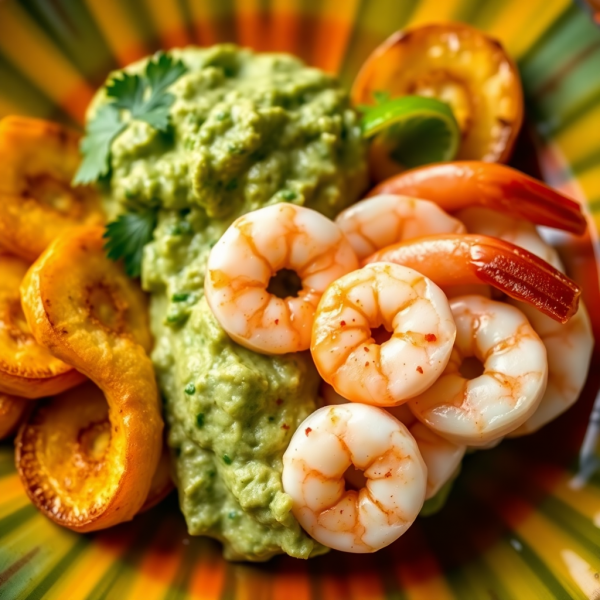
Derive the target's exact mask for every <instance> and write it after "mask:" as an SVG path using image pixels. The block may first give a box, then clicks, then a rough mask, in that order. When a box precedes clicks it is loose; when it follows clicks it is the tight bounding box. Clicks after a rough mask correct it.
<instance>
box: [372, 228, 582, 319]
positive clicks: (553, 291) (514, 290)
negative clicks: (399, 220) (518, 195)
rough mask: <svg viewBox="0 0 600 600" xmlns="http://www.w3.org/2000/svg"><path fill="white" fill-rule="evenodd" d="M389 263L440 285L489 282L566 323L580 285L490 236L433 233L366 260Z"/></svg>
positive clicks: (376, 253)
mask: <svg viewBox="0 0 600 600" xmlns="http://www.w3.org/2000/svg"><path fill="white" fill-rule="evenodd" d="M382 261H383V262H391V263H395V264H399V265H404V266H406V267H410V268H411V269H415V270H417V271H419V272H420V273H423V275H425V276H426V277H430V278H431V279H432V280H433V281H435V282H436V283H437V284H438V285H439V286H441V287H443V288H445V287H446V286H453V285H470V284H481V283H483V284H486V285H488V284H489V285H492V286H494V287H496V288H497V289H499V290H501V291H503V292H504V293H505V294H507V295H508V296H510V297H511V298H514V299H515V300H521V301H523V302H527V303H528V304H531V305H533V306H535V307H536V308H537V309H538V310H539V311H541V312H543V313H544V314H546V315H548V316H550V317H552V318H553V319H554V320H556V321H560V322H561V323H566V322H567V321H568V320H569V319H570V318H571V317H572V316H573V315H574V314H575V313H576V312H577V307H578V304H579V297H580V295H581V289H580V288H579V286H578V285H577V284H576V283H575V282H574V281H573V280H571V279H569V278H568V277H566V276H565V275H563V274H562V273H561V272H560V271H558V270H557V269H555V268H554V267H553V266H552V265H549V264H548V263H547V262H546V261H544V260H542V259H541V258H539V257H537V256H536V255H535V254H532V253H531V252H528V251H527V250H525V249H524V248H520V247H519V246H515V245H514V244H511V243H509V242H506V241H504V240H500V239H498V238H494V237H491V236H488V235H474V234H464V235H432V236H429V237H424V238H420V239H418V240H411V241H408V242H401V243H399V244H394V245H393V246H389V247H388V248H384V249H383V250H380V251H379V252H375V254H373V255H371V256H370V257H369V258H367V259H366V261H364V262H366V263H367V264H369V263H374V262H382Z"/></svg>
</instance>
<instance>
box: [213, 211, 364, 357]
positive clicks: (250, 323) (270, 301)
mask: <svg viewBox="0 0 600 600" xmlns="http://www.w3.org/2000/svg"><path fill="white" fill-rule="evenodd" d="M356 268H358V260H357V258H356V255H355V254H354V251H353V250H352V248H351V246H350V244H349V243H348V242H347V240H346V238H345V237H344V235H343V234H342V232H341V231H340V229H339V227H338V226H337V225H335V223H333V221H330V220H329V219H327V218H326V217H324V216H323V215H321V214H320V213H318V212H316V211H314V210H311V209H308V208H304V207H301V206H295V205H293V204H276V205H273V206H267V207H265V208H261V209H259V210H256V211H254V212H252V213H248V214H247V215H244V216H243V217H240V218H239V219H237V220H236V221H235V222H234V223H233V224H232V225H231V227H229V229H228V230H227V231H226V232H225V233H224V235H223V236H222V237H221V239H220V240H219V241H218V242H217V243H216V245H215V246H214V248H213V249H212V251H211V253H210V256H209V258H208V265H207V272H206V280H205V284H204V289H205V293H206V299H207V301H208V304H209V306H210V308H211V309H212V311H213V313H214V315H215V318H216V319H217V321H218V322H219V324H220V325H221V327H223V329H224V330H225V331H226V332H227V333H228V334H229V336H230V337H231V338H232V339H233V340H235V341H236V342H237V343H238V344H241V345H242V346H245V347H247V348H250V349H251V350H255V351H257V352H262V353H265V354H284V353H286V352H298V351H301V350H306V349H308V347H309V346H310V336H311V327H312V323H313V318H314V313H315V310H316V307H317V304H318V302H319V299H320V298H321V294H322V293H323V291H324V290H325V288H326V287H327V286H328V285H329V284H330V283H331V282H332V281H334V280H336V279H337V278H338V277H341V276H342V275H344V274H346V273H348V272H349V271H353V270H354V269H356ZM285 271H293V272H295V273H296V274H297V275H298V277H299V279H300V285H301V289H300V291H299V292H298V293H297V295H296V296H294V295H288V296H287V297H283V298H282V297H279V296H277V295H275V294H274V293H271V292H270V284H271V281H272V278H273V277H275V276H276V275H277V274H278V273H279V272H285ZM286 291H287V290H286Z"/></svg>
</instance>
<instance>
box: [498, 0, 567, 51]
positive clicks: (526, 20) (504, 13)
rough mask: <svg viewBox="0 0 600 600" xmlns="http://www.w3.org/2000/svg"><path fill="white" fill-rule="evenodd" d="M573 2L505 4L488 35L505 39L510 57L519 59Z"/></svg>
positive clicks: (540, 0) (547, 0)
mask: <svg viewBox="0 0 600 600" xmlns="http://www.w3.org/2000/svg"><path fill="white" fill-rule="evenodd" d="M570 3H571V0H526V1H523V2H510V3H505V4H504V5H503V8H502V10H500V11H499V12H498V13H497V15H496V18H495V19H494V21H492V22H491V23H490V26H489V28H488V29H487V33H489V34H490V35H491V36H492V37H496V38H498V39H500V40H502V42H503V44H504V47H505V48H506V50H507V51H508V52H509V54H510V55H511V56H512V57H513V58H514V59H518V58H519V57H521V56H522V55H523V54H525V53H526V52H527V50H528V49H529V48H530V47H531V46H532V45H533V44H534V43H535V42H536V41H537V40H539V38H540V36H541V35H542V34H543V33H544V32H545V31H546V29H548V27H549V26H550V25H551V24H552V23H553V22H554V21H555V20H556V19H557V17H559V16H560V14H561V13H562V12H563V11H564V10H565V9H566V8H567V7H568V5H569V4H570Z"/></svg>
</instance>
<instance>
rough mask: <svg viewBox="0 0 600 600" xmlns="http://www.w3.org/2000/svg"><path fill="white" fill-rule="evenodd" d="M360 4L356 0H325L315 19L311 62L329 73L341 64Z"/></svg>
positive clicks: (334, 71) (336, 70)
mask: <svg viewBox="0 0 600 600" xmlns="http://www.w3.org/2000/svg"><path fill="white" fill-rule="evenodd" d="M359 6H360V2H359V1H358V0H347V1H343V2H342V1H340V0H327V1H325V2H324V3H323V10H322V12H321V16H319V17H318V19H317V26H316V31H315V32H314V38H313V51H312V60H311V63H312V64H313V65H315V66H317V67H319V68H320V69H323V70H324V71H328V72H329V73H337V72H338V71H339V69H340V67H341V65H342V61H343V60H344V56H345V55H346V50H347V48H348V43H349V41H350V37H351V35H352V31H353V29H354V24H355V18H356V14H357V11H358V8H359Z"/></svg>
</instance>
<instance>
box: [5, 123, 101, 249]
mask: <svg viewBox="0 0 600 600" xmlns="http://www.w3.org/2000/svg"><path fill="white" fill-rule="evenodd" d="M78 146H79V134H77V133H76V132H74V131H71V130H69V129H66V128H65V127H63V126H62V125H59V124H57V123H51V122H48V121H42V120H40V119H31V118H28V117H18V116H9V117H5V118H4V119H2V120H1V121H0V240H2V245H3V246H4V247H5V248H7V249H8V250H10V251H11V252H12V253H14V254H16V255H17V256H21V257H23V258H26V259H28V260H35V259H36V258H37V257H38V256H39V255H40V254H41V253H42V252H43V251H44V249H45V248H46V246H48V244H50V242H51V241H52V240H53V239H54V238H56V237H57V236H58V235H59V234H60V233H62V232H63V231H65V230H66V229H69V228H71V227H73V226H75V225H78V224H82V223H85V224H98V225H99V224H101V223H102V222H103V221H104V215H103V212H102V209H101V207H100V200H99V197H98V194H97V193H96V192H95V191H94V190H93V189H92V188H91V187H87V186H81V187H76V188H73V187H71V180H72V179H73V176H74V175H75V172H76V170H77V168H78V166H79V162H80V160H81V157H80V153H79V147H78Z"/></svg>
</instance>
